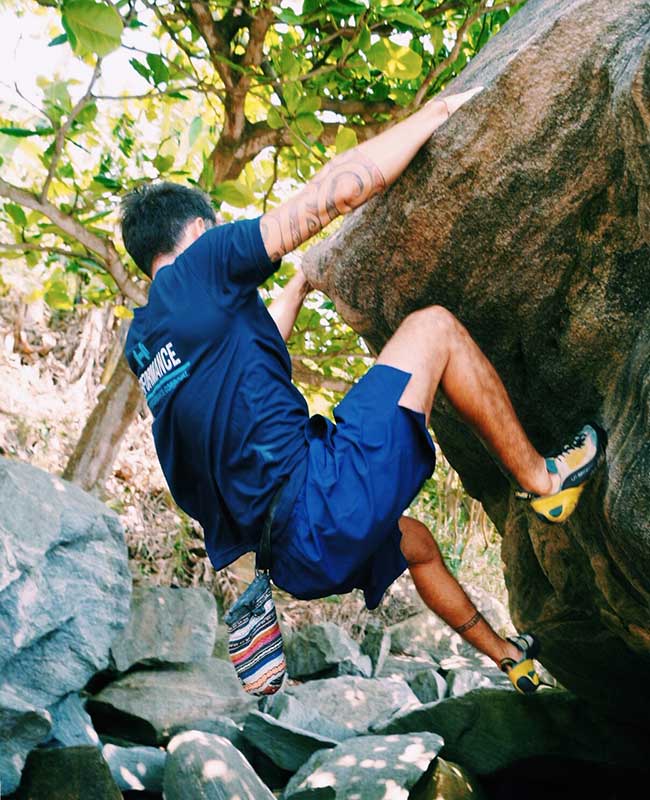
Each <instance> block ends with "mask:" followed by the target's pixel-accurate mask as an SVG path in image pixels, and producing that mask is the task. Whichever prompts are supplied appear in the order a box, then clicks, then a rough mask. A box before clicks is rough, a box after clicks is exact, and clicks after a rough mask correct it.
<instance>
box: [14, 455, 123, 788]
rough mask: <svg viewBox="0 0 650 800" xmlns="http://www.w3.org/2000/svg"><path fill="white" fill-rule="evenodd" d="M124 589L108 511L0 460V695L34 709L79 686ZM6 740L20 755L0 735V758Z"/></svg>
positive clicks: (117, 529)
mask: <svg viewBox="0 0 650 800" xmlns="http://www.w3.org/2000/svg"><path fill="white" fill-rule="evenodd" d="M130 593H131V576H130V573H129V569H128V560H127V551H126V545H125V543H124V536H123V531H122V527H121V525H120V522H119V520H118V518H117V516H116V515H115V514H114V513H113V512H112V511H110V510H109V509H108V508H107V507H106V506H105V505H103V504H102V503H100V502H99V501H98V500H97V499H96V498H94V497H92V496H91V495H88V494H86V493H85V492H83V491H81V489H79V488H78V487H77V486H74V485H73V484H71V483H68V482H67V481H64V480H62V479H60V478H57V477H53V476H51V475H48V474H47V473H46V472H43V471H42V470H39V469H35V468H34V467H31V466H28V465H27V464H21V463H19V462H15V461H10V460H8V459H5V458H0V675H1V676H2V678H1V679H0V698H1V697H5V696H7V697H15V696H17V697H20V698H21V701H22V703H24V704H25V705H26V707H28V708H31V709H34V710H37V709H43V710H44V709H47V708H49V707H50V706H53V705H55V704H56V703H58V702H59V701H60V700H61V699H62V698H64V697H65V696H66V695H68V694H69V693H70V692H75V691H78V690H79V689H81V688H83V686H85V684H86V683H87V682H88V680H89V679H90V678H91V677H92V676H93V675H94V673H95V672H97V671H99V670H101V669H103V668H104V667H106V665H107V664H108V654H109V647H110V643H111V641H112V639H113V638H114V637H115V635H116V633H118V631H119V630H120V629H121V628H122V627H123V626H124V624H125V623H126V621H127V618H128V609H129V597H130ZM1 704H2V700H1V699H0V716H4V715H5V714H8V715H9V717H10V719H15V714H14V712H15V710H16V707H15V706H13V705H11V702H9V705H8V706H3V705H1ZM36 713H37V715H38V711H37V712H36ZM7 747H9V748H10V749H11V750H12V751H13V752H14V756H15V757H16V758H17V761H16V763H19V762H22V761H23V760H24V757H25V755H26V753H27V749H23V750H22V751H21V750H20V747H19V740H18V739H17V740H14V741H12V742H11V743H9V744H8V743H7V742H5V741H4V740H3V739H2V738H0V764H3V763H5V761H4V758H3V756H2V751H3V750H4V749H5V748H7ZM26 747H27V742H26ZM15 780H16V776H15V770H13V768H12V770H11V774H10V773H4V772H0V781H1V782H2V785H3V789H4V791H10V787H11V786H13V785H15Z"/></svg>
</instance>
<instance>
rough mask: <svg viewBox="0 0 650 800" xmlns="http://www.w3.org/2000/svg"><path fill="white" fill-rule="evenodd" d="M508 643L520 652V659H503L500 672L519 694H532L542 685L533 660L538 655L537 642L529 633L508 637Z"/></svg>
mask: <svg viewBox="0 0 650 800" xmlns="http://www.w3.org/2000/svg"><path fill="white" fill-rule="evenodd" d="M508 641H509V642H511V643H512V644H514V646H515V647H516V648H517V649H519V650H520V651H521V658H520V659H519V661H515V660H514V659H513V658H503V659H501V662H500V663H499V667H500V668H501V670H502V672H505V673H506V675H507V676H508V677H509V678H510V681H511V683H512V685H513V686H514V687H515V689H516V690H517V691H518V692H519V693H520V694H533V693H534V692H536V691H537V690H538V689H539V687H540V686H541V685H542V682H541V680H540V677H539V675H538V674H537V670H536V669H535V664H534V663H533V659H534V658H535V657H536V656H537V655H538V654H539V650H540V648H539V642H538V641H537V639H536V638H535V637H534V636H533V635H532V634H530V633H520V634H517V636H509V637H508Z"/></svg>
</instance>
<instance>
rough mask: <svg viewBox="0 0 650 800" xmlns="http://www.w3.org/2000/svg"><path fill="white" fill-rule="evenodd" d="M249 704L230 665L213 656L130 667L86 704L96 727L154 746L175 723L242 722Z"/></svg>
mask: <svg viewBox="0 0 650 800" xmlns="http://www.w3.org/2000/svg"><path fill="white" fill-rule="evenodd" d="M255 704H256V701H255V698H253V697H251V696H250V695H247V694H246V692H244V690H243V689H242V688H241V685H240V683H239V680H238V679H237V676H236V675H235V671H234V669H233V667H232V665H231V664H229V663H228V664H227V663H225V662H224V661H221V660H220V659H217V658H213V659H210V660H209V661H205V662H202V663H198V664H188V665H180V666H177V667H173V666H168V667H164V668H162V669H158V670H135V671H134V672H130V673H128V674H127V675H124V676H123V677H121V678H119V679H118V680H117V681H115V682H114V683H111V684H109V685H108V686H106V688H104V689H102V691H101V692H99V694H97V695H95V696H94V697H92V698H91V699H90V700H89V701H88V703H87V705H86V708H87V710H88V712H89V714H90V715H91V717H92V718H93V721H94V722H95V725H96V727H97V730H98V731H101V732H102V733H108V734H110V735H112V736H123V737H124V738H128V739H130V740H132V741H136V742H138V743H140V744H151V745H156V744H163V743H164V742H165V741H166V740H167V739H168V738H169V736H170V732H171V730H172V729H173V728H174V727H175V726H176V727H177V726H179V725H191V724H192V722H193V721H194V720H197V721H198V720H205V719H206V718H209V717H211V716H212V715H220V716H228V717H231V718H232V719H234V720H235V721H238V720H243V719H244V717H245V716H246V715H247V714H248V712H249V711H250V710H251V709H252V708H253V707H254V706H255Z"/></svg>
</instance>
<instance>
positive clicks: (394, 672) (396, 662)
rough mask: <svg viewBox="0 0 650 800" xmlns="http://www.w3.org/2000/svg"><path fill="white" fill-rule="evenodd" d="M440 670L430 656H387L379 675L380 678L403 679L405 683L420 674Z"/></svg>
mask: <svg viewBox="0 0 650 800" xmlns="http://www.w3.org/2000/svg"><path fill="white" fill-rule="evenodd" d="M439 668H440V665H439V664H438V662H437V661H434V660H433V659H432V658H431V656H427V655H422V656H397V655H395V656H394V655H390V656H387V658H386V660H385V661H384V666H383V667H382V668H381V672H380V673H379V676H378V677H380V678H403V679H404V680H405V681H406V682H407V683H408V682H409V681H410V680H411V679H412V678H413V677H414V676H415V675H418V674H419V673H420V672H435V671H436V670H438V669H439Z"/></svg>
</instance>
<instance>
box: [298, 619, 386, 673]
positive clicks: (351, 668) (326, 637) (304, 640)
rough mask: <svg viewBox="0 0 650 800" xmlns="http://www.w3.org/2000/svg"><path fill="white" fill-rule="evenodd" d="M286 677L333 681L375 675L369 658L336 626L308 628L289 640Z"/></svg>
mask: <svg viewBox="0 0 650 800" xmlns="http://www.w3.org/2000/svg"><path fill="white" fill-rule="evenodd" d="M285 652H286V657H287V674H288V675H289V677H290V678H297V679H302V680H308V679H310V678H317V677H318V678H325V677H334V676H336V675H362V676H363V677H365V678H369V677H370V676H371V674H372V662H371V660H370V657H369V656H367V655H364V654H363V653H362V652H361V650H360V648H359V645H358V644H357V643H356V642H355V641H354V639H352V638H351V637H350V635H349V634H348V633H346V631H345V630H344V629H343V628H341V627H340V626H339V625H335V624H334V623H333V622H321V623H318V624H316V625H307V626H305V627H304V628H301V629H300V630H298V631H296V632H295V633H292V634H291V635H290V636H288V637H287V641H286V644H285Z"/></svg>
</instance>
